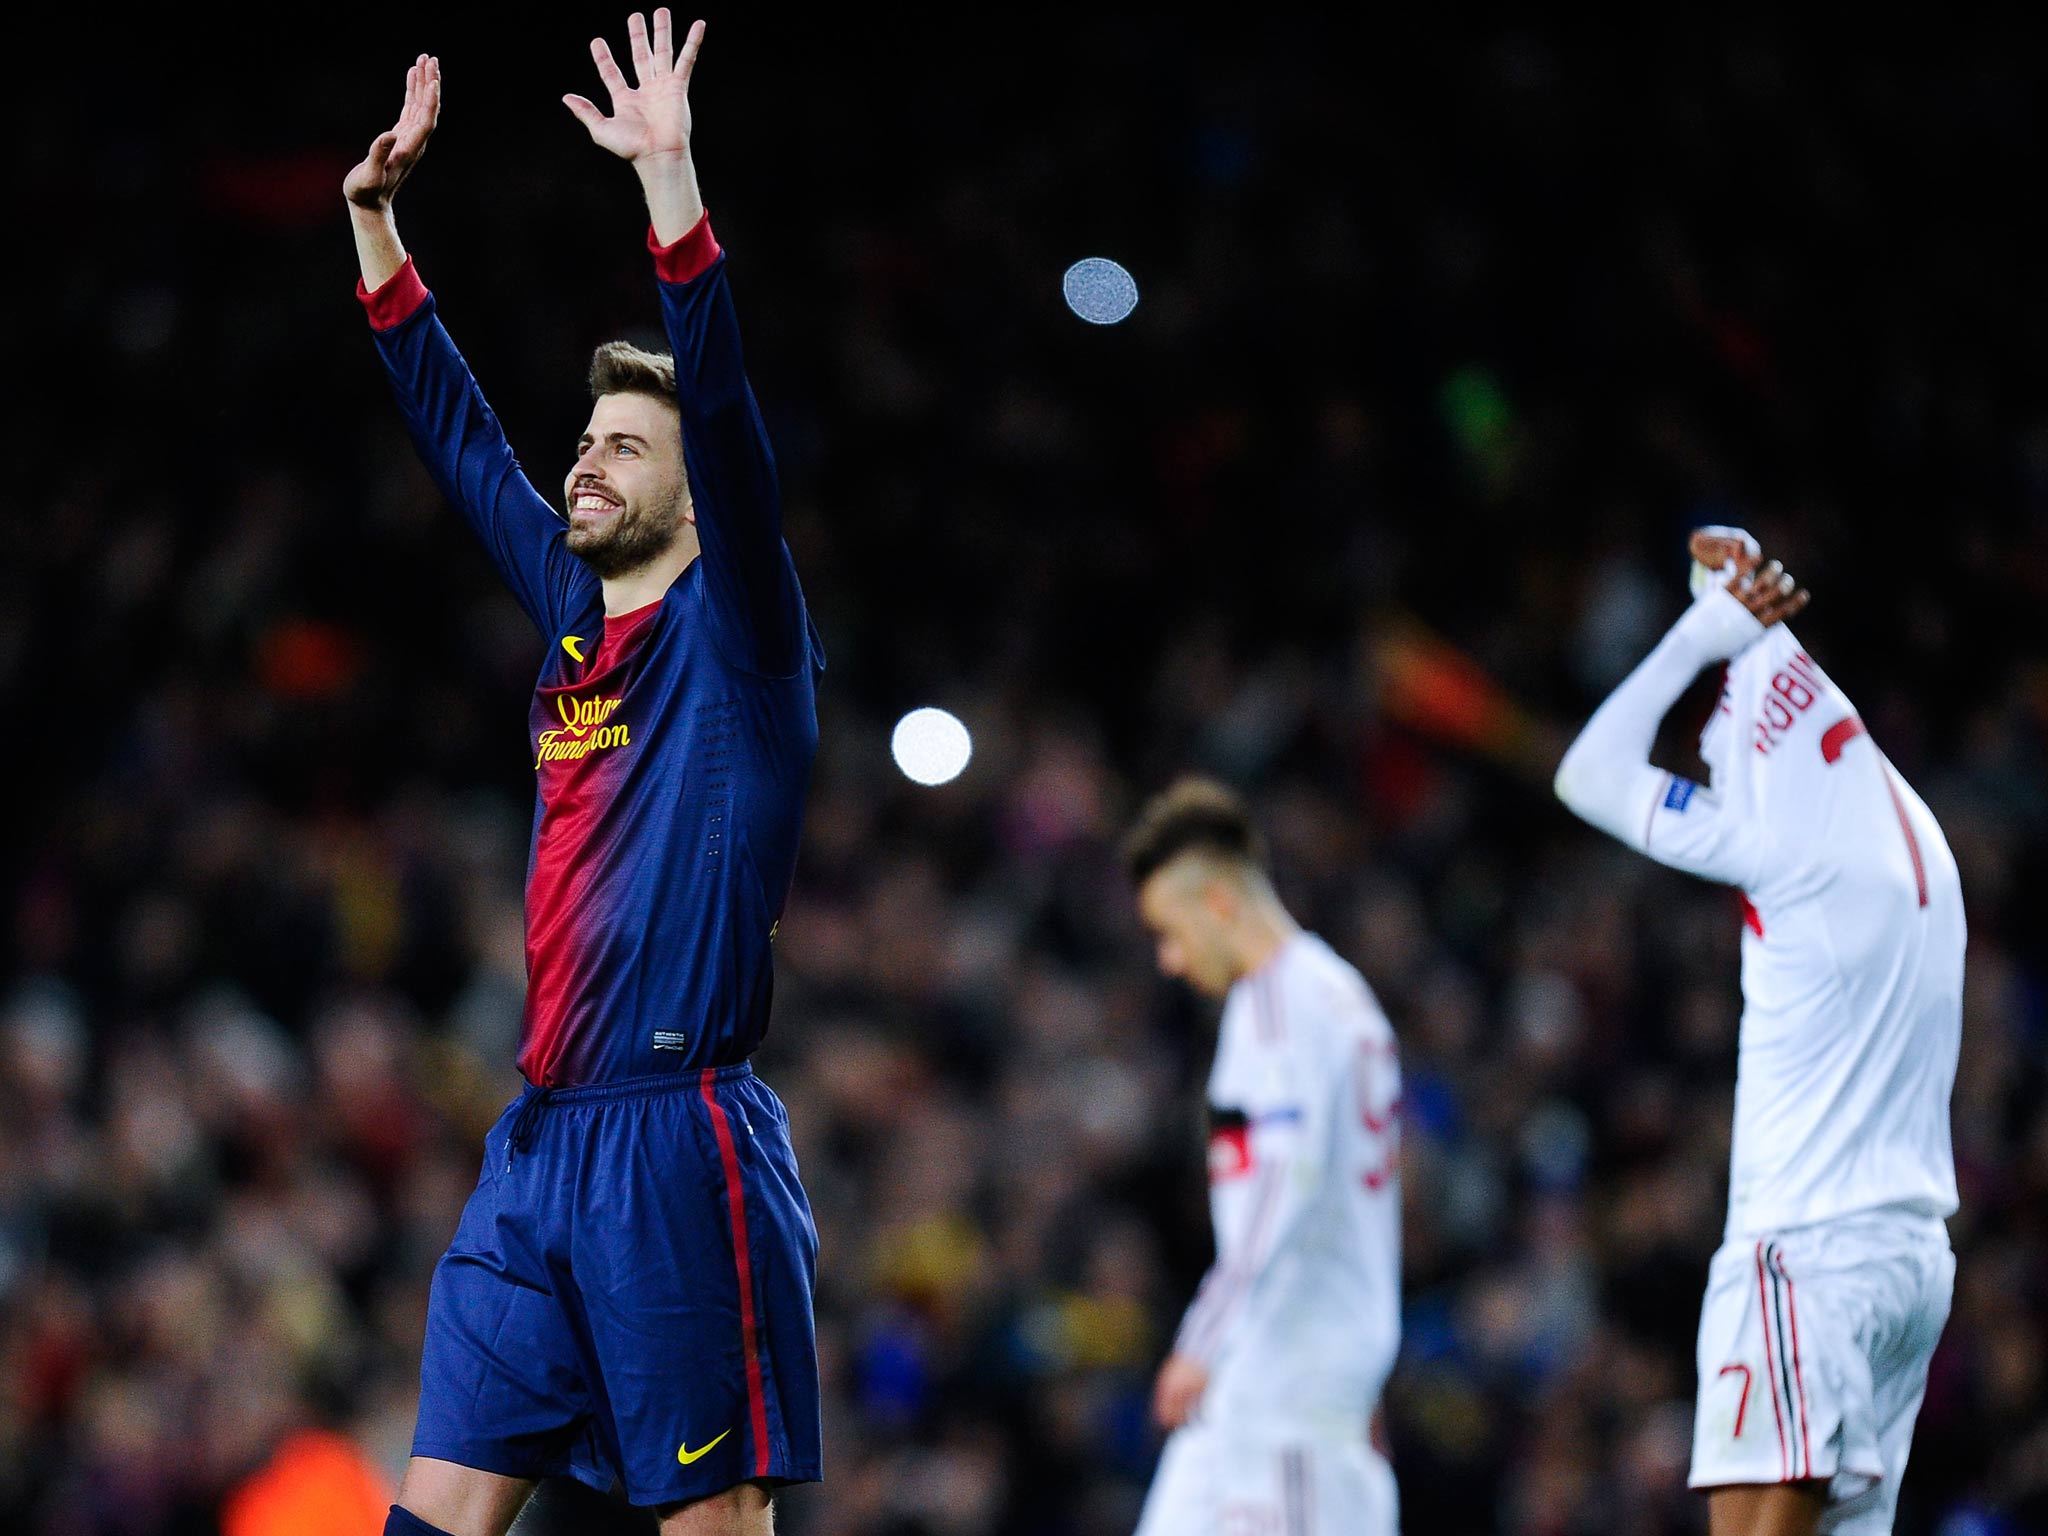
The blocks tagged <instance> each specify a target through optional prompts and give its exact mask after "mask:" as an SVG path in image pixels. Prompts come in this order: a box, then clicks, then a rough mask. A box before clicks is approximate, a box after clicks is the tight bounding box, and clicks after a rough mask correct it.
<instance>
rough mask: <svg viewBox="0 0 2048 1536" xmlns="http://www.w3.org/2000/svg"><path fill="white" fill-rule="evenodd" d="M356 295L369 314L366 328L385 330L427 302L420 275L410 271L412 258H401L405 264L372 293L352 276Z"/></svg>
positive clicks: (414, 312) (404, 320) (359, 280)
mask: <svg viewBox="0 0 2048 1536" xmlns="http://www.w3.org/2000/svg"><path fill="white" fill-rule="evenodd" d="M356 297H357V298H358V299H359V300H361V301H362V306H363V308H364V309H365V310H366V311H368V313H369V316H370V329H372V330H375V331H388V330H390V329H392V327H394V326H399V325H403V324H405V322H406V321H408V320H410V319H411V318H412V317H413V316H414V315H415V314H417V313H418V312H419V307H420V306H421V305H422V304H424V303H426V302H427V285H426V284H425V283H423V282H421V281H420V275H419V273H418V272H416V271H414V270H413V265H412V258H411V257H410V256H408V257H406V258H405V265H404V266H402V267H400V268H399V269H398V271H397V272H396V273H394V274H393V275H392V276H391V277H390V278H388V279H387V280H386V281H385V282H384V284H383V286H382V287H380V288H378V289H377V291H376V292H375V293H372V292H371V291H370V290H369V289H368V288H367V287H366V286H364V284H363V280H362V279H361V278H360V277H359V278H357V279H356Z"/></svg>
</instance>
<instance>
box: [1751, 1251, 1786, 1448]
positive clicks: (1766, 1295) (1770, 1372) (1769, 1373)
mask: <svg viewBox="0 0 2048 1536" xmlns="http://www.w3.org/2000/svg"><path fill="white" fill-rule="evenodd" d="M1756 1299H1757V1305H1758V1306H1759V1307H1761V1308H1762V1309H1763V1310H1762V1312H1761V1314H1760V1315H1759V1317H1758V1321H1759V1322H1761V1323H1762V1324H1763V1330H1764V1375H1765V1376H1766V1377H1768V1378H1769V1380H1770V1383H1771V1417H1772V1418H1773V1419H1775V1420H1777V1422H1778V1477H1779V1479H1780V1480H1781V1481H1782V1480H1784V1479H1786V1478H1789V1477H1790V1476H1791V1475H1792V1464H1791V1462H1790V1461H1789V1460H1788V1459H1787V1457H1786V1455H1785V1415H1784V1414H1783V1413H1782V1412H1780V1411H1779V1409H1778V1374H1777V1367H1776V1366H1774V1365H1772V1364H1771V1297H1770V1292H1769V1291H1768V1290H1766V1289H1765V1287H1764V1245H1763V1244H1762V1243H1758V1244H1757V1245H1756Z"/></svg>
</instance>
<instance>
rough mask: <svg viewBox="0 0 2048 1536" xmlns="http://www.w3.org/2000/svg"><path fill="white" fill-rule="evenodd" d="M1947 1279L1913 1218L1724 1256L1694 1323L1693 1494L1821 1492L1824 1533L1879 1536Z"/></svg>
mask: <svg viewBox="0 0 2048 1536" xmlns="http://www.w3.org/2000/svg"><path fill="white" fill-rule="evenodd" d="M1955 1274H1956V1261H1955V1255H1954V1254H1953V1253H1952V1252H1951V1251H1950V1250H1949V1245H1948V1234H1947V1231H1946V1229H1944V1228H1943V1226H1942V1224H1941V1223H1940V1222H1939V1221H1936V1220H1934V1219H1932V1218H1930V1217H1924V1216H1906V1215H1894V1214H1889V1213H1871V1214H1867V1215H1859V1216H1847V1217H1842V1218H1840V1219H1838V1220H1834V1221H1824V1222H1817V1223H1815V1224H1814V1225H1812V1226H1807V1227H1794V1228H1790V1229H1788V1230H1785V1231H1782V1232H1775V1233H1768V1234H1766V1235H1764V1236H1763V1237H1761V1238H1741V1239H1731V1240H1730V1241H1728V1242H1726V1243H1724V1244H1722V1246H1721V1250H1720V1252H1718V1253H1716V1254H1715V1255H1714V1262H1713V1264H1712V1266H1711V1267H1710V1268H1709V1270H1708V1272H1707V1297H1706V1301H1705V1303H1704V1305H1703V1306H1702V1307H1701V1309H1700V1336H1699V1373H1700V1387H1699V1404H1698V1409H1697V1411H1696V1413H1695V1415H1694V1418H1693V1440H1692V1477H1691V1480H1690V1481H1691V1483H1692V1486H1693V1487H1695V1488H1716V1487H1721V1486H1724V1485H1727V1484H1731V1483H1788V1482H1798V1481H1802V1480H1805V1479H1809V1478H1811V1479H1819V1480H1821V1481H1824V1482H1826V1483H1827V1484H1828V1509H1827V1513H1826V1514H1825V1515H1823V1516H1822V1518H1821V1523H1820V1529H1821V1530H1822V1531H1824V1532H1830V1533H1833V1532H1851V1533H1855V1536H1875V1533H1882V1532H1889V1531H1890V1530H1891V1528H1892V1513H1893V1511H1894V1510H1895V1509H1897V1507H1898V1502H1899V1479H1900V1477H1901V1476H1902V1475H1903V1474H1904V1472H1905V1470H1906V1453H1907V1450H1908V1449H1909V1448H1910V1446H1911V1445H1912V1441H1913V1420H1914V1418H1915V1417H1916V1416H1917V1415H1918V1414H1919V1412H1920V1399H1921V1397H1922V1395H1923V1394H1924V1393H1925V1392H1926V1390H1927V1364H1928V1361H1929V1360H1930V1359H1932V1358H1933V1355H1934V1346H1935V1343H1936V1341H1938V1340H1939V1339H1940V1337H1941V1330H1942V1325H1943V1324H1944V1323H1946V1322H1947V1321H1948V1308H1949V1297H1950V1293H1951V1291H1952V1290H1953V1288H1954V1284H1955Z"/></svg>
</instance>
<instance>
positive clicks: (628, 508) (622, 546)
mask: <svg viewBox="0 0 2048 1536" xmlns="http://www.w3.org/2000/svg"><path fill="white" fill-rule="evenodd" d="M684 494H685V493H683V492H681V491H678V492H677V493H676V494H675V495H674V496H673V497H671V498H669V500H668V501H667V502H666V503H664V504H662V505H660V506H638V505H635V504H634V503H632V502H627V503H626V504H625V505H624V506H622V507H620V508H619V510H618V511H616V512H614V513H613V514H612V515H611V516H610V517H609V518H607V519H606V520H605V521H604V522H602V523H599V524H597V525H596V526H594V527H593V526H589V525H585V526H583V527H580V528H579V527H578V526H577V525H576V524H575V523H574V522H573V521H572V522H571V523H570V525H569V540H568V545H569V553H570V554H572V555H574V556H575V557H576V558H577V559H578V560H581V561H582V562H583V563H584V564H585V565H587V566H589V567H590V571H591V574H592V575H594V576H596V577H597V578H598V580H600V581H613V580H616V579H617V578H619V577H621V576H630V575H632V574H633V572H635V571H638V570H643V569H645V568H646V567H647V566H650V565H652V564H653V563H654V562H655V561H656V560H659V559H660V558H661V557H662V556H663V555H665V554H667V553H668V551H669V548H670V546H671V545H673V544H674V543H675V541H676V531H677V529H679V528H680V527H681V526H682V519H683V504H684Z"/></svg>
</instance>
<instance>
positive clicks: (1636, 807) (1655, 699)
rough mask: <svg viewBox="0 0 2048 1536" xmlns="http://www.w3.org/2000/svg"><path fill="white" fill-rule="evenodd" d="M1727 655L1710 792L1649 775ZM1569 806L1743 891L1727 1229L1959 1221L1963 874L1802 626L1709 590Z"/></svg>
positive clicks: (1568, 797) (1589, 733)
mask: <svg viewBox="0 0 2048 1536" xmlns="http://www.w3.org/2000/svg"><path fill="white" fill-rule="evenodd" d="M1730 658H1732V659H1730ZM1724 659H1727V660H1729V665H1728V679H1727V683H1726V686H1725V687H1724V689H1723V690H1722V694H1721V699H1720V703H1719V706H1718V707H1717V708H1716V710H1715V713H1714V715H1713V716H1712V718H1711V719H1710V720H1709V722H1708V725H1707V728H1706V730H1705V731H1704V732H1703V733H1702V735H1701V737H1700V753H1701V755H1702V756H1703V757H1704V758H1705V759H1706V761H1707V763H1708V766H1709V767H1710V768H1711V770H1712V773H1713V784H1712V787H1711V788H1709V787H1707V786H1705V785H1700V784H1695V783H1694V782H1692V781H1691V780H1690V779H1685V778H1680V777H1678V776H1677V775H1675V774H1669V773H1663V772H1660V771H1658V770H1657V769H1655V768H1652V767H1651V766H1650V765H1649V762H1648V757H1649V750H1650V745H1651V743H1652V741H1653V740H1654V739H1655V736H1656V731H1657V726H1658V723H1659V722H1660V721H1661V720H1662V719H1663V717H1664V715H1665V713H1666V712H1667V711H1668V710H1669V709H1670V707H1671V705H1672V704H1673V703H1674V702H1676V700H1677V699H1678V697H1679V695H1680V694H1681V693H1683V692H1684V691H1685V689H1686V688H1687V686H1689V685H1690V683H1691V682H1692V680H1693V679H1694V677H1696V676H1697V675H1698V674H1699V672H1700V670H1701V669H1702V668H1703V667H1706V666H1709V665H1711V664H1713V663H1714V662H1717V661H1721V660H1724ZM1557 793H1558V795H1559V797H1560V798H1561V799H1562V800H1563V801H1564V802H1565V803H1566V804H1567V805H1568V806H1570V807H1571V808H1572V810H1573V811H1575V812H1577V813H1578V814H1579V815H1580V816H1582V817H1584V818H1585V819H1586V820H1587V821H1589V822H1591V823H1592V824H1593V825H1594V826H1596V827H1599V828H1601V829H1602V830H1603V831H1605V832H1608V833H1610V834H1612V835H1613V836H1615V837H1617V838H1619V839H1620V840H1621V841H1623V842H1625V843H1627V844H1629V845H1630V846H1631V847H1634V848H1637V849H1640V850H1641V851H1643V852H1645V853H1647V854H1649V855H1650V857H1652V858H1654V859H1656V860H1658V861H1659V862H1661V863H1664V864H1669V865H1671V866H1672V867H1674V868H1676V869H1683V870H1687V871H1689V872H1691V873H1693V874H1696V875H1703V876H1705V877H1707V878H1708V879H1712V880H1719V881H1724V882H1726V883H1727V884H1729V885H1733V886H1736V887H1738V888H1739V889H1740V890H1741V891H1742V892H1743V894H1744V898H1745V908H1744V922H1745V931H1744V933H1743V939H1742V1001H1743V1010H1742V1030H1741V1040H1740V1046H1739V1054H1738V1060H1737V1077H1736V1089H1735V1136H1734V1152H1733V1157H1732V1161H1731V1167H1730V1179H1729V1201H1728V1228H1727V1230H1728V1235H1729V1236H1730V1237H1742V1236H1752V1237H1753V1236H1757V1235H1760V1234H1763V1233H1769V1232H1775V1231H1780V1230H1782V1229H1785V1228H1789V1227H1797V1226H1802V1225H1805V1224H1807V1223H1811V1222H1816V1221H1823V1220H1827V1219H1830V1218H1833V1217H1838V1216H1843V1215H1848V1214H1852V1213H1856V1212H1861V1211H1871V1210H1880V1209H1885V1208H1897V1209H1899V1210H1902V1211H1905V1212H1909V1213H1913V1214H1918V1215H1924V1216H1933V1217H1945V1216H1947V1215H1949V1214H1950V1213H1951V1212H1953V1211H1954V1210H1955V1208H1956V1180H1955V1158H1954V1154H1953V1151H1952V1150H1951V1146H1950V1140H1949V1093H1950V1090H1951V1089H1952V1088H1953V1086H1954V1084H1955V1074H1956V1056H1957V1051H1958V1049H1959V1047H1960V1044H1961V1039H1962V996H1963V941H1964V926H1963V903H1962V890H1961V886H1960V884H1959V882H1958V880H1957V878H1956V865H1955V859H1954V857H1953V856H1952V855H1951V854H1950V852H1949V848H1948V843H1947V841H1946V840H1945V839H1944V838H1943V837H1942V835H1941V828H1940V827H1939V826H1938V825H1937V824H1936V822H1935V820H1934V817H1933V815H1932V814H1931V813H1930V812H1929V811H1928V809H1927V807H1926V806H1925V805H1924V804H1922V803H1921V800H1920V797H1919V796H1918V795H1916V794H1915V793H1914V792H1913V790H1912V787H1911V786H1910V785H1908V784H1907V783H1906V782H1905V780H1904V779H1903V778H1901V777H1900V776H1899V773H1898V771H1897V770H1896V769H1894V768H1893V767H1892V765H1891V763H1890V762H1889V761H1888V760H1887V759H1886V758H1885V756H1884V754H1883V753H1882V752H1880V751H1878V749H1877V745H1876V743H1875V742H1873V741H1872V740H1871V739H1870V737H1869V735H1868V734H1867V733H1866V732H1865V731H1864V728H1863V723H1862V721H1861V720H1860V719H1859V718H1858V717H1857V714H1856V711H1855V708H1854V706H1853V705H1851V704H1850V702H1849V700H1848V699H1847V698H1846V697H1845V696H1844V695H1843V693H1842V691H1841V690H1840V689H1839V688H1837V687H1836V686H1835V685H1834V684H1833V683H1832V682H1831V681H1829V679H1828V677H1827V674H1826V673H1824V672H1822V671H1821V669H1820V667H1819V666H1818V665H1816V664H1815V662H1814V660H1813V658H1812V657H1810V656H1808V655H1807V654H1806V652H1805V651H1804V650H1802V649H1801V648H1800V645H1799V642H1798V640H1797V639H1795V638H1794V637H1793V635H1792V633H1791V631H1790V630H1789V629H1787V628H1786V627H1785V626H1783V625H1776V626H1774V627H1772V628H1771V629H1769V630H1765V629H1764V628H1763V627H1762V626H1761V625H1759V624H1758V622H1757V621H1756V619H1755V618H1754V617H1753V616H1751V615H1750V613H1749V612H1748V611H1747V610H1746V609H1745V608H1743V606H1742V604H1741V603H1740V602H1738V601H1737V600H1736V599H1735V598H1734V597H1733V596H1731V595H1730V594H1729V593H1727V592H1726V591H1723V590H1721V589H1720V588H1719V587H1711V588H1709V590H1708V591H1707V592H1706V593H1705V594H1704V595H1703V596H1702V597H1700V598H1699V599H1698V601H1696V602H1695V603H1694V604H1693V605H1692V607H1691V608H1690V609H1689V610H1688V611H1687V613H1686V614H1685V616H1684V617H1683V618H1681V619H1680V620H1679V621H1678V623H1677V624H1676V625H1675V626H1673V628H1672V629H1671V631H1670V633H1668V634H1667V635H1665V637H1664V638H1663V640H1662V641H1661V642H1659V644H1658V645H1657V648H1656V649H1655V650H1653V651H1652V652H1651V653H1650V655H1649V656H1648V658H1647V659H1645V660H1644V662H1643V663H1642V665H1641V666H1639V667H1637V668H1636V670H1635V671H1634V672H1633V673H1631V674H1630V675H1629V677H1628V679H1627V680H1626V681H1625V682H1623V683H1622V685H1621V686H1620V687H1619V688H1617V689H1616V690H1615V691H1614V693H1613V695H1612V696H1611V697H1610V698H1609V699H1608V700H1607V701H1606V703H1604V704H1602V705H1601V706H1600V709H1599V711H1598V712H1597V713H1596V714H1595V715H1594V716H1593V718H1592V720H1591V721H1589V722H1588V723H1587V725H1586V728H1585V730H1584V731H1583V732H1582V733H1581V734H1580V736H1579V739H1578V740H1577V741H1576V742H1574V743H1573V744H1572V748H1571V750H1570V751H1569V752H1568V753H1566V755H1565V759H1564V762H1563V764H1562V766H1560V767H1559V769H1558V774H1557Z"/></svg>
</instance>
